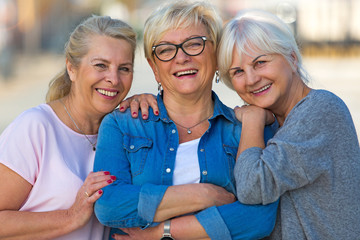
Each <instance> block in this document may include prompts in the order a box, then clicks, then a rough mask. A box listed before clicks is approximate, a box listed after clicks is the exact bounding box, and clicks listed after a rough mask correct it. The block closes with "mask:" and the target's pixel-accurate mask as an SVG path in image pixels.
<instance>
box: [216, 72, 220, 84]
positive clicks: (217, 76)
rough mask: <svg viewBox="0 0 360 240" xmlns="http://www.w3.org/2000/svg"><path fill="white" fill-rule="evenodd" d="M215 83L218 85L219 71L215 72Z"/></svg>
mask: <svg viewBox="0 0 360 240" xmlns="http://www.w3.org/2000/svg"><path fill="white" fill-rule="evenodd" d="M215 82H216V83H219V82H220V74H219V71H218V70H217V71H216V72H215Z"/></svg>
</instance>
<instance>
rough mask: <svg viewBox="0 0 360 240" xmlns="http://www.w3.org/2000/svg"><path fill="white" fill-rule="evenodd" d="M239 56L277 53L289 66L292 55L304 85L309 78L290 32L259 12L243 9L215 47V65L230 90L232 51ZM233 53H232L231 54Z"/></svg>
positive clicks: (226, 27)
mask: <svg viewBox="0 0 360 240" xmlns="http://www.w3.org/2000/svg"><path fill="white" fill-rule="evenodd" d="M234 48H236V49H237V51H238V52H237V54H239V57H240V61H241V55H242V54H246V55H249V56H251V55H250V52H256V51H255V50H257V51H259V50H260V51H262V52H264V53H267V54H274V53H275V54H280V55H282V56H284V57H285V59H286V60H287V61H288V62H289V63H290V65H291V66H293V64H292V63H293V60H294V58H293V54H295V56H296V58H297V65H296V66H295V67H294V68H296V70H297V72H298V74H299V75H300V77H301V79H302V80H303V81H304V83H308V82H309V79H310V78H309V75H308V73H307V72H306V70H305V69H304V67H303V65H302V57H301V54H300V51H299V48H298V45H297V43H296V40H295V37H294V35H293V33H292V31H291V29H290V28H289V27H288V26H287V25H286V23H284V22H283V21H282V20H280V19H279V18H278V17H276V16H275V15H273V14H271V13H269V12H265V11H262V10H244V11H242V12H241V13H240V14H239V15H238V16H237V17H235V18H234V19H232V20H231V21H229V22H228V23H227V24H226V25H225V27H224V30H223V34H222V37H221V41H220V43H219V48H218V59H221V61H218V66H219V70H220V74H221V77H222V80H223V82H224V83H225V84H226V85H227V86H228V87H229V88H231V89H234V88H233V86H232V83H231V78H230V75H229V72H228V71H229V69H230V66H231V64H232V59H233V54H234V53H233V49H234ZM235 54H236V53H235Z"/></svg>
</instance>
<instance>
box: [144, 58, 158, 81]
mask: <svg viewBox="0 0 360 240" xmlns="http://www.w3.org/2000/svg"><path fill="white" fill-rule="evenodd" d="M146 60H147V61H148V63H149V65H150V67H151V69H152V71H153V73H154V76H155V80H156V81H157V82H158V83H161V81H160V78H159V73H158V70H157V66H156V64H155V62H153V61H151V59H150V58H146Z"/></svg>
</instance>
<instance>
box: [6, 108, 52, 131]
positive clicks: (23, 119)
mask: <svg viewBox="0 0 360 240" xmlns="http://www.w3.org/2000/svg"><path fill="white" fill-rule="evenodd" d="M54 117H55V113H54V112H53V111H52V109H51V107H50V106H49V105H47V104H41V105H39V106H36V107H33V108H30V109H28V110H25V111H24V112H22V113H21V114H20V115H19V116H18V117H16V118H15V120H14V121H13V122H11V123H10V125H9V126H8V128H13V129H16V130H18V131H23V130H25V129H28V130H30V129H32V128H34V127H37V126H47V125H49V123H50V122H51V120H52V119H54Z"/></svg>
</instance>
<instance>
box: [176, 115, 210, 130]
mask: <svg viewBox="0 0 360 240" xmlns="http://www.w3.org/2000/svg"><path fill="white" fill-rule="evenodd" d="M211 116H212V114H210V115H209V116H207V117H206V118H204V119H203V120H201V121H200V122H198V123H197V124H195V125H194V126H191V127H185V126H183V125H180V124H179V123H177V122H175V121H174V120H172V121H173V122H174V123H175V124H176V125H178V126H179V127H182V128H184V129H186V131H187V133H188V134H191V133H192V131H191V130H190V129H191V128H194V127H196V126H197V125H199V124H200V123H202V122H204V121H205V120H207V119H209V118H210V117H211Z"/></svg>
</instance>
